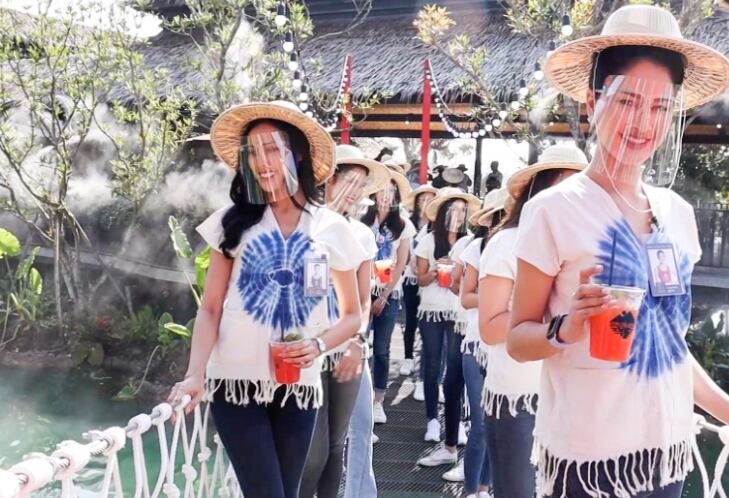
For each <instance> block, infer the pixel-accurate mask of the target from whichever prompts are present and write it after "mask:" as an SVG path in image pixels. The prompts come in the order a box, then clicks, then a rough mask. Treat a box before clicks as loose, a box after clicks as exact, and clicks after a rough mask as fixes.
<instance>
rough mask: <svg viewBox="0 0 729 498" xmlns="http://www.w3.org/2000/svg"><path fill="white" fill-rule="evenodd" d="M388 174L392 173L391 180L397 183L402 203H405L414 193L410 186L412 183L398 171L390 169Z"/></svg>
mask: <svg viewBox="0 0 729 498" xmlns="http://www.w3.org/2000/svg"><path fill="white" fill-rule="evenodd" d="M387 172H388V173H390V180H392V181H393V182H395V185H397V190H399V191H400V201H401V202H404V201H405V200H406V199H408V198H409V197H410V194H411V193H412V191H413V188H412V187H411V186H410V182H409V181H408V179H407V178H405V175H401V174H400V173H398V172H397V171H393V170H391V169H388V170H387Z"/></svg>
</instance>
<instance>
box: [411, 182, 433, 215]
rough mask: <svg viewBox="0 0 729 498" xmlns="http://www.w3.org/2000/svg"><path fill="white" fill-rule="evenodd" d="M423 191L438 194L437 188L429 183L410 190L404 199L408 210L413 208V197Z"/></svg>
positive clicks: (423, 192)
mask: <svg viewBox="0 0 729 498" xmlns="http://www.w3.org/2000/svg"><path fill="white" fill-rule="evenodd" d="M425 193H431V194H436V195H437V194H438V189H437V188H435V187H431V186H430V185H421V186H419V187H418V188H416V189H415V190H413V191H412V192H410V195H409V196H408V198H407V200H406V201H405V207H407V208H408V209H409V210H411V211H412V210H413V209H415V199H416V198H417V197H418V196H419V195H420V194H425Z"/></svg>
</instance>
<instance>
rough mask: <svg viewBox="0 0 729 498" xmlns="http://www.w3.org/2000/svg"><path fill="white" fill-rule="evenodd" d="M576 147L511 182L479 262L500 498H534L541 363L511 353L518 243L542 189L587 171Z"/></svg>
mask: <svg viewBox="0 0 729 498" xmlns="http://www.w3.org/2000/svg"><path fill="white" fill-rule="evenodd" d="M586 164H587V159H586V158H585V155H584V154H583V153H582V151H580V150H579V149H577V148H576V147H571V146H567V145H553V146H551V147H549V148H547V149H546V150H545V151H544V153H543V154H542V156H541V157H540V161H539V162H538V163H536V164H533V165H531V166H529V167H526V168H523V169H522V170H520V171H518V172H517V173H515V174H514V175H512V177H511V178H510V179H509V182H508V190H509V193H510V194H511V196H512V198H513V199H514V206H513V208H511V209H509V210H507V211H508V212H507V215H506V218H505V219H504V221H503V222H502V224H501V225H500V226H499V227H498V228H497V229H496V230H495V231H494V233H493V235H492V236H491V238H490V239H489V241H488V243H487V244H486V248H485V249H484V251H483V254H482V255H481V261H480V262H479V290H478V296H479V298H478V311H479V323H480V330H481V338H482V339H483V341H484V342H485V343H486V344H488V345H489V346H490V349H489V359H488V368H487V370H486V379H485V381H484V389H483V399H482V403H483V407H484V409H485V411H486V419H487V420H486V438H487V446H488V448H489V456H490V458H491V468H492V476H493V490H494V497H495V498H532V497H533V496H534V477H535V475H534V467H533V466H532V464H531V462H530V456H531V452H532V446H533V438H532V432H533V430H534V413H535V408H536V404H537V399H536V397H537V393H538V392H539V379H540V373H541V364H540V363H539V362H532V363H527V364H520V363H517V362H516V361H514V360H513V359H512V358H511V357H510V356H509V354H508V352H507V351H506V338H507V334H508V331H509V320H510V315H511V302H512V294H513V289H514V280H515V278H516V256H515V255H514V243H515V240H516V235H517V228H519V226H520V218H521V212H522V208H523V207H524V204H525V203H526V202H527V201H528V200H529V199H531V198H532V196H534V195H537V194H538V193H539V192H541V191H542V190H545V189H548V188H549V187H552V186H553V185H555V184H557V183H559V182H560V181H562V180H564V179H565V178H567V177H568V176H569V175H571V174H574V173H575V172H576V171H579V170H581V169H583V168H584V167H585V165H586Z"/></svg>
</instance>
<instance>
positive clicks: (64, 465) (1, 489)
mask: <svg viewBox="0 0 729 498" xmlns="http://www.w3.org/2000/svg"><path fill="white" fill-rule="evenodd" d="M189 403H190V397H189V396H184V397H183V398H182V400H181V401H180V402H179V403H176V404H174V405H171V404H169V403H162V404H160V405H157V406H156V407H155V408H154V409H153V410H152V412H151V413H150V414H145V413H142V414H139V415H137V416H135V417H133V418H132V419H131V420H129V423H128V424H127V426H126V427H110V428H108V429H106V430H103V431H89V432H87V433H85V434H83V438H84V439H85V440H86V441H88V442H87V443H85V444H84V443H79V442H77V441H63V442H62V443H60V444H59V445H58V446H57V449H56V451H54V452H53V453H52V454H51V455H44V454H42V453H32V454H29V455H27V456H26V457H25V458H24V459H23V461H21V462H20V463H18V464H16V465H14V466H13V467H11V468H10V469H8V470H2V469H0V498H27V497H29V496H30V495H31V493H33V492H35V491H39V490H41V489H43V488H46V487H48V486H50V485H52V484H54V483H56V482H59V481H60V483H61V498H75V497H76V496H78V493H76V484H75V481H74V480H75V479H76V478H77V477H78V475H79V473H80V472H81V471H82V470H83V469H84V468H86V466H87V465H88V464H89V462H90V461H91V459H92V457H97V456H101V457H103V458H105V460H106V461H105V466H106V467H105V470H104V476H103V479H102V482H101V490H100V493H99V496H100V498H108V497H109V496H111V495H113V496H114V497H115V498H122V497H123V496H124V489H123V486H122V475H121V472H120V470H119V459H118V455H119V452H121V451H122V450H124V449H125V447H126V443H127V439H129V440H130V441H131V451H132V459H133V462H134V478H135V483H134V498H159V497H160V496H161V495H164V496H166V497H167V498H214V497H218V496H222V497H224V498H242V493H241V491H240V486H238V482H237V480H236V478H235V473H234V472H233V470H232V468H231V466H230V464H229V462H228V459H227V457H226V454H225V451H224V448H223V445H222V442H221V441H220V438H219V437H218V436H217V434H215V435H214V436H213V438H212V439H213V444H214V447H215V452H214V457H215V458H214V461H213V462H212V464H213V469H212V472H210V471H209V466H210V463H211V462H210V459H211V457H213V451H212V450H211V448H210V446H208V438H209V424H208V422H209V420H210V409H209V406H207V405H204V408H201V406H200V405H198V406H196V407H195V409H194V410H193V412H192V414H191V415H188V416H186V415H185V407H186V406H187V405H188V404H189ZM203 409H204V412H203ZM173 413H174V414H175V421H174V423H171V419H172V415H173ZM189 418H192V429H191V430H189V431H188V419H189ZM170 425H171V426H172V431H171V433H170V434H168V430H167V429H168V428H169V426H170ZM153 427H154V428H155V429H156V437H157V439H158V441H159V455H160V471H159V475H157V476H156V479H155V480H154V486H153V487H152V488H150V480H149V479H150V476H149V474H148V468H147V465H146V458H145V454H144V444H143V437H144V436H145V435H148V434H149V435H150V436H149V437H153V436H152V435H151V434H152V433H153V432H155V431H154V430H153ZM179 448H181V449H182V460H183V461H182V462H181V465H180V466H179V468H180V471H181V473H182V477H183V478H184V484H183V485H182V489H181V488H180V487H178V484H181V482H180V479H179V478H178V481H177V483H176V482H175V477H176V469H177V467H178V465H177V463H178V462H177V460H178V449H179Z"/></svg>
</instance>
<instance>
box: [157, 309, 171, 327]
mask: <svg viewBox="0 0 729 498" xmlns="http://www.w3.org/2000/svg"><path fill="white" fill-rule="evenodd" d="M172 320H173V318H172V315H170V314H169V313H167V312H166V311H165V312H164V313H162V315H160V317H159V324H160V325H161V326H163V327H164V326H165V325H167V324H168V323H170V322H172Z"/></svg>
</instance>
